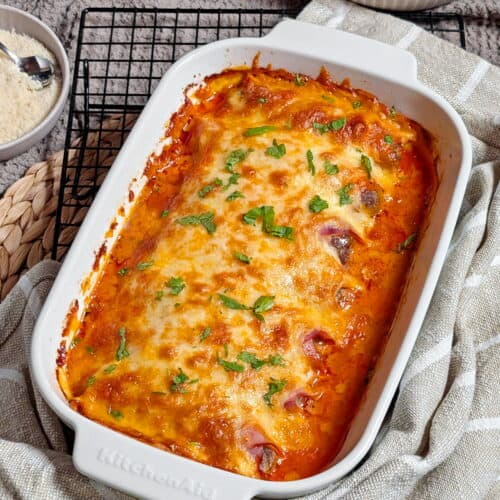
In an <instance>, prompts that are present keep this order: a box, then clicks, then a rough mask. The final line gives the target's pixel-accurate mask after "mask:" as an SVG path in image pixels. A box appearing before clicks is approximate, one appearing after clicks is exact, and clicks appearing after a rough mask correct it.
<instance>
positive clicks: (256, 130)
mask: <svg viewBox="0 0 500 500" xmlns="http://www.w3.org/2000/svg"><path fill="white" fill-rule="evenodd" d="M273 130H276V127H275V126H274V125H262V126H260V127H253V128H247V129H246V130H245V132H243V135H244V136H245V137H254V136H256V135H262V134H267V132H272V131H273Z"/></svg>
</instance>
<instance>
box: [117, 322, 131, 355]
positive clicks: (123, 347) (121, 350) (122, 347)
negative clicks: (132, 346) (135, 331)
mask: <svg viewBox="0 0 500 500" xmlns="http://www.w3.org/2000/svg"><path fill="white" fill-rule="evenodd" d="M126 333H127V329H126V328H125V327H124V326H122V327H120V329H119V330H118V335H119V336H120V344H119V345H118V349H117V351H116V356H115V357H116V360H117V361H121V360H122V359H124V358H128V357H129V356H130V353H129V352H128V351H127V339H126V338H125V334H126Z"/></svg>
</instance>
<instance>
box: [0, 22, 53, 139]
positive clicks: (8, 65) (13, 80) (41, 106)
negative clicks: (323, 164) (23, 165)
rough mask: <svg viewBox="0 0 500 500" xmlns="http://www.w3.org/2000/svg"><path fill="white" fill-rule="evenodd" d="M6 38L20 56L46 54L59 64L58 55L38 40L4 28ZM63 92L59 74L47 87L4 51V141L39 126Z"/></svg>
mask: <svg viewBox="0 0 500 500" xmlns="http://www.w3.org/2000/svg"><path fill="white" fill-rule="evenodd" d="M0 42H3V43H4V44H5V45H6V46H7V47H8V48H9V49H10V50H11V51H12V52H14V54H16V55H17V56H19V57H26V56H35V55H36V56H42V57H45V58H46V59H49V60H50V61H52V62H53V63H54V64H55V62H56V61H55V57H54V55H53V54H52V53H51V52H50V51H48V50H47V49H46V48H45V47H44V46H43V45H42V44H41V43H40V42H39V41H38V40H34V39H33V38H31V37H29V36H27V35H22V34H19V33H15V32H14V31H6V30H0ZM60 92H61V81H60V79H59V78H58V77H57V73H56V77H55V78H54V79H53V81H52V83H51V84H50V85H49V86H48V87H45V88H41V84H40V83H39V82H36V81H35V80H33V79H32V78H30V77H29V76H28V75H27V74H26V73H23V72H21V71H19V69H18V68H17V66H16V65H15V64H14V63H13V62H12V61H11V60H10V59H9V58H8V57H7V56H6V55H5V54H4V53H3V52H0V144H5V143H7V142H11V141H14V140H15V139H17V138H19V137H21V136H22V135H24V134H26V133H28V132H29V131H30V130H32V129H33V128H35V127H36V126H37V125H38V124H39V123H40V122H41V121H42V120H43V119H44V118H45V117H46V116H47V115H48V114H49V112H50V110H51V109H52V108H53V107H54V105H55V103H56V101H57V98H58V97H59V94H60Z"/></svg>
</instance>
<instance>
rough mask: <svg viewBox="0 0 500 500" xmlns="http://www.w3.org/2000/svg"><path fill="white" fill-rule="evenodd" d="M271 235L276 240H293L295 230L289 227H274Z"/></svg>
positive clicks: (270, 232)
mask: <svg viewBox="0 0 500 500" xmlns="http://www.w3.org/2000/svg"><path fill="white" fill-rule="evenodd" d="M269 234H270V235H272V236H275V237H276V238H285V239H286V240H293V228H291V227H288V226H273V227H272V229H271V231H269Z"/></svg>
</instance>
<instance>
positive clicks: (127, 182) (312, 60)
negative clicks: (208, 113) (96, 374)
mask: <svg viewBox="0 0 500 500" xmlns="http://www.w3.org/2000/svg"><path fill="white" fill-rule="evenodd" d="M257 52H260V64H262V65H267V64H272V66H273V67H275V68H285V69H287V70H288V71H291V72H300V73H305V74H310V75H316V74H317V73H318V72H319V69H320V67H321V66H322V65H324V66H325V67H326V69H327V70H329V71H330V73H331V74H332V75H333V77H334V78H335V79H336V80H342V79H344V78H349V79H350V80H351V83H352V85H353V86H354V87H359V88H362V89H364V90H367V91H369V92H371V93H373V94H375V95H376V96H378V97H379V98H380V99H381V100H383V101H385V102H387V103H388V104H394V105H395V106H396V107H397V108H398V109H399V110H401V111H402V112H403V113H404V114H405V115H407V116H409V117H410V118H412V119H414V120H416V121H417V122H419V123H420V124H421V125H423V126H424V127H425V128H426V129H427V130H429V131H430V132H431V133H432V134H433V135H434V137H435V138H436V139H437V147H438V149H439V158H440V160H439V164H438V166H437V170H438V179H439V186H438V190H437V194H436V199H435V201H434V204H433V206H432V208H431V213H430V216H429V220H428V222H427V227H426V229H425V232H424V235H423V238H422V239H421V242H420V244H419V248H418V251H417V254H416V256H415V260H414V263H413V265H412V269H411V271H410V275H409V278H408V281H407V284H406V288H405V293H404V296H403V298H402V301H401V303H400V306H399V309H398V313H397V315H396V318H395V320H394V323H393V326H392V328H391V334H390V336H389V338H388V341H387V344H386V345H385V347H384V350H383V352H382V353H381V355H380V357H379V360H378V363H377V368H376V371H375V374H374V376H373V378H372V379H371V381H370V384H369V385H368V388H367V391H366V395H365V397H364V400H363V402H362V404H361V406H360V408H359V410H358V412H357V414H356V416H355V418H354V420H353V422H352V425H351V428H350V430H349V433H348V435H347V439H346V441H345V443H344V446H343V447H342V449H341V451H340V453H339V454H338V455H337V456H336V458H335V460H334V463H332V464H331V466H330V467H329V468H328V469H326V470H324V471H323V472H321V473H319V474H316V475H314V476H311V477H308V478H306V479H300V480H296V481H289V482H273V481H263V480H258V479H253V478H248V477H244V476H240V475H237V474H233V473H230V472H227V471H224V470H220V469H217V468H214V467H211V466H207V465H204V464H201V463H197V462H194V461H191V460H188V459H185V458H183V457H180V456H177V455H173V454H170V453H167V452H165V451H162V450H159V449H156V448H154V447H152V446H149V445H146V444H144V443H142V442H139V441H137V440H135V439H133V438H131V437H128V436H126V435H123V434H120V433H117V432H115V431H113V430H111V429H108V428H105V427H104V426H102V425H100V424H97V423H95V422H93V421H91V420H89V419H87V418H85V417H84V416H82V415H81V414H79V413H77V412H76V411H74V410H73V409H71V408H70V406H69V405H68V403H67V401H66V399H65V398H64V395H63V394H62V392H61V390H60V388H59V385H58V382H57V379H56V351H57V348H58V346H59V342H60V340H61V333H62V329H63V326H64V322H65V318H66V315H67V312H68V310H69V308H70V305H71V302H72V301H73V300H74V299H75V298H77V299H78V300H79V303H82V299H83V297H84V295H83V294H82V291H81V284H82V282H83V281H84V279H85V278H86V277H87V276H88V275H89V273H90V271H91V270H92V266H93V263H94V260H95V253H96V252H97V251H98V249H99V248H100V247H101V244H102V243H103V241H104V240H105V237H104V235H105V233H106V231H107V230H108V228H109V225H110V224H111V222H112V220H113V218H114V217H115V216H116V214H117V212H118V209H119V207H120V206H125V211H127V209H128V208H130V204H131V202H129V201H128V195H129V190H130V189H132V190H133V191H135V192H136V193H137V192H138V191H139V190H140V188H141V180H140V179H141V175H142V172H143V169H144V166H145V162H146V160H147V158H148V157H149V155H150V153H151V152H152V151H153V150H155V148H156V147H157V145H158V142H159V140H160V138H161V137H162V136H163V133H164V126H165V122H166V120H167V119H168V118H169V116H170V115H171V114H172V113H173V112H175V111H176V110H177V109H178V108H179V106H180V105H181V104H182V102H183V99H184V94H183V91H184V89H185V87H186V86H187V85H189V84H191V83H193V82H195V83H196V82H200V81H201V80H203V78H204V77H205V76H207V75H209V74H213V73H216V72H219V71H221V70H222V69H224V68H227V67H229V66H239V65H250V64H251V62H252V59H253V57H254V56H255V54H256V53H257ZM416 70H417V67H416V61H415V59H414V57H413V56H412V55H410V54H409V53H407V52H404V51H401V50H399V49H396V48H394V47H390V46H387V45H384V44H382V43H379V42H375V41H372V40H367V39H364V38H361V37H359V36H355V35H351V34H347V33H343V32H339V31H335V30H332V29H329V28H323V27H318V26H314V25H310V24H306V23H301V22H298V21H292V20H287V21H284V22H282V23H280V24H279V25H278V26H277V27H276V28H275V29H274V30H273V31H272V32H271V33H270V34H269V35H267V36H266V37H264V38H261V39H232V40H225V41H221V42H215V43H213V44H210V45H207V46H205V47H203V48H200V49H197V50H195V51H193V52H191V53H190V54H188V55H187V56H185V57H184V58H183V59H181V60H180V61H179V62H178V63H176V64H175V65H174V66H172V68H171V69H170V70H169V71H168V72H167V73H166V75H165V76H164V77H163V79H162V81H161V82H160V84H159V86H158V88H157V90H156V91H155V93H154V94H153V96H152V97H151V99H150V101H149V103H148V104H147V106H146V108H145V109H144V111H143V113H142V114H141V116H140V118H139V119H138V121H137V123H136V125H135V127H134V129H133V131H132V132H131V134H130V136H129V138H128V140H127V142H126V143H125V145H124V146H123V148H122V150H121V152H120V154H119V155H118V157H117V159H116V161H115V163H114V165H113V167H112V169H111V170H110V172H109V174H108V176H107V178H106V181H105V182H104V184H103V186H102V187H101V190H100V191H99V194H98V196H97V198H96V200H95V202H94V204H93V206H92V208H91V210H90V211H89V213H88V215H87V217H86V219H85V221H84V223H83V225H82V228H81V230H80V232H79V233H78V235H77V237H76V239H75V242H74V245H73V246H72V248H71V250H70V252H69V253H68V255H67V257H66V260H65V263H64V265H63V266H62V268H61V271H60V273H59V275H58V277H57V279H56V282H55V283H54V286H53V288H52V290H51V292H50V295H49V297H48V298H47V301H46V303H45V306H44V308H43V310H42V312H41V314H40V317H39V320H38V322H37V324H36V327H35V331H34V335H33V342H32V359H31V361H32V370H33V376H34V379H35V381H36V383H37V385H38V387H39V389H40V391H41V393H42V395H43V397H44V398H45V399H46V401H47V402H48V404H49V405H50V406H51V407H52V409H53V410H54V411H55V412H56V413H57V414H58V415H59V417H60V418H61V419H62V420H63V421H64V422H65V423H66V424H68V425H69V426H70V427H72V428H73V429H74V430H75V433H76V437H75V447H74V451H73V460H74V463H75V466H76V467H77V469H78V470H79V471H80V472H82V473H83V474H85V475H87V476H89V477H92V478H94V479H97V480H99V481H102V482H104V483H106V484H109V485H111V486H114V487H117V488H119V489H121V490H124V491H126V492H129V493H131V494H133V495H138V496H141V497H147V498H176V499H180V500H182V499H188V498H197V497H198V498H206V499H227V500H234V499H247V498H252V497H253V496H254V495H262V496H267V497H271V498H283V497H290V496H295V495H300V494H304V493H307V492H310V491H313V490H316V489H319V488H321V487H323V486H325V485H326V484H328V483H330V482H332V481H335V480H337V479H339V478H340V477H342V476H344V475H345V474H347V473H348V472H350V471H351V470H352V469H353V468H354V467H355V466H356V465H357V464H358V463H359V461H360V460H361V459H362V458H363V456H364V455H365V454H366V452H367V451H368V449H369V448H370V446H371V445H372V443H373V440H374V438H375V436H376V433H377V431H378V429H379V427H380V425H381V422H382V420H383V417H384V415H385V413H386V411H387V408H388V406H389V404H390V402H391V399H392V397H393V395H394V393H395V390H396V388H397V385H398V383H399V381H400V379H401V376H402V373H403V370H404V367H405V365H406V362H407V360H408V357H409V355H410V353H411V349H412V347H413V344H414V342H415V339H416V336H417V334H418V331H419V328H420V326H421V324H422V321H423V319H424V316H425V312H426V310H427V307H428V304H429V302H430V299H431V296H432V293H433V291H434V288H435V286H436V282H437V279H438V276H439V272H440V270H441V267H442V264H443V262H444V258H445V255H446V250H447V247H448V244H449V242H450V239H451V235H452V231H453V228H454V225H455V222H456V218H457V215H458V211H459V208H460V204H461V201H462V197H463V194H464V191H465V186H466V182H467V179H468V175H469V171H470V166H471V148H470V142H469V138H468V135H467V131H466V129H465V126H464V124H463V123H462V121H461V119H460V117H459V116H458V115H457V113H456V112H455V111H454V110H453V109H452V108H451V106H450V105H449V104H448V103H446V102H445V101H444V100H443V99H442V98H440V97H439V96H437V95H436V94H434V93H433V92H431V91H430V90H428V89H426V88H425V87H424V86H423V85H422V84H421V83H420V82H418V80H417V71H416ZM135 179H138V181H135ZM117 232H118V231H115V234H117ZM107 243H108V244H107V248H110V247H111V246H112V243H113V241H112V239H111V240H108V241H107ZM96 274H97V273H94V275H93V276H94V279H95V276H96ZM89 288H90V289H91V287H87V290H88V289H89Z"/></svg>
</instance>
